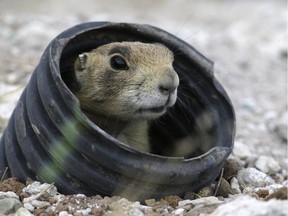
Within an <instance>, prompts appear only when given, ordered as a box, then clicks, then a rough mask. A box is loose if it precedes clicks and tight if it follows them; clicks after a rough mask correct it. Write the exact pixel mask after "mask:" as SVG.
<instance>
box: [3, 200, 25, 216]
mask: <svg viewBox="0 0 288 216" xmlns="http://www.w3.org/2000/svg"><path fill="white" fill-rule="evenodd" d="M21 206H22V204H21V202H20V201H19V200H18V199H15V198H6V199H1V200H0V215H7V214H12V213H15V212H16V211H17V209H19V208H20V207H21Z"/></svg>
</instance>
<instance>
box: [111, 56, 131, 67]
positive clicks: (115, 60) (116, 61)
mask: <svg viewBox="0 0 288 216" xmlns="http://www.w3.org/2000/svg"><path fill="white" fill-rule="evenodd" d="M110 65H111V67H112V68H113V69H114V70H128V69H129V67H128V65H127V62H126V61H125V59H124V58H123V57H122V56H120V55H115V56H113V57H112V58H111V59H110Z"/></svg>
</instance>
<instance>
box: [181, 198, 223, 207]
mask: <svg viewBox="0 0 288 216" xmlns="http://www.w3.org/2000/svg"><path fill="white" fill-rule="evenodd" d="M219 203H222V201H220V200H219V199H218V198H217V197H214V196H210V197H203V198H199V199H195V200H183V201H180V202H179V203H178V206H179V207H183V206H185V205H188V204H192V205H194V206H197V205H212V204H219Z"/></svg>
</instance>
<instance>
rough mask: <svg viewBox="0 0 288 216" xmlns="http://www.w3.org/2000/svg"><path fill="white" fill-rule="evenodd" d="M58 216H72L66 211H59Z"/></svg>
mask: <svg viewBox="0 0 288 216" xmlns="http://www.w3.org/2000/svg"><path fill="white" fill-rule="evenodd" d="M59 216H72V214H69V213H68V212H67V211H61V212H59Z"/></svg>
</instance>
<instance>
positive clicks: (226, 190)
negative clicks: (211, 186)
mask: <svg viewBox="0 0 288 216" xmlns="http://www.w3.org/2000/svg"><path fill="white" fill-rule="evenodd" d="M230 193H231V187H230V184H229V182H227V180H225V179H224V178H221V179H220V185H219V188H218V192H217V196H222V197H225V198H226V197H228V195H229V194H230Z"/></svg>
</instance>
